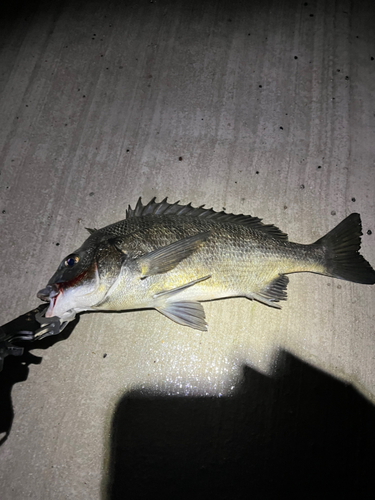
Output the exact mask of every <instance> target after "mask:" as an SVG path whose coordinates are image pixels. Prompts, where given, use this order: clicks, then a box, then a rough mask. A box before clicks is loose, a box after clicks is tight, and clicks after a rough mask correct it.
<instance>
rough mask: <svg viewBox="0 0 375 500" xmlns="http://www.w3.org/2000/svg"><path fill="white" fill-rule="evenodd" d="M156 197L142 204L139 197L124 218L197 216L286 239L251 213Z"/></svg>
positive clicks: (279, 231)
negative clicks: (236, 212)
mask: <svg viewBox="0 0 375 500" xmlns="http://www.w3.org/2000/svg"><path fill="white" fill-rule="evenodd" d="M155 200H156V197H154V198H152V200H151V201H150V202H149V203H147V205H143V203H142V199H141V198H139V199H138V201H137V204H136V206H135V208H134V210H133V209H132V208H131V207H130V205H129V207H128V209H127V211H126V218H127V219H131V218H132V217H145V216H160V215H175V216H177V217H181V216H182V217H199V218H204V219H212V220H215V221H217V222H229V223H231V224H239V225H241V226H248V227H251V228H252V229H257V230H258V231H263V232H265V233H267V234H269V235H270V236H272V237H273V238H277V239H279V240H282V241H287V240H288V235H287V234H285V233H283V232H282V231H281V230H280V229H279V228H278V227H276V226H274V225H272V224H263V223H262V219H259V218H258V217H252V216H251V215H243V214H239V215H235V214H227V213H226V212H224V211H222V212H215V210H213V209H212V208H204V205H201V206H200V207H197V208H194V207H192V206H191V203H188V204H187V205H180V204H179V201H176V203H168V202H167V198H164V200H163V201H161V202H159V203H158V202H156V201H155Z"/></svg>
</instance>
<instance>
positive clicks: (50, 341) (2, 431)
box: [0, 304, 79, 446]
mask: <svg viewBox="0 0 375 500" xmlns="http://www.w3.org/2000/svg"><path fill="white" fill-rule="evenodd" d="M45 307H46V306H45V304H41V305H40V306H39V307H37V308H36V309H33V310H32V311H29V312H27V313H25V314H23V315H22V316H19V317H18V318H15V319H14V320H12V321H10V322H9V323H6V324H5V325H3V326H2V327H1V328H2V332H3V333H4V334H6V335H12V334H14V335H15V334H16V333H17V332H20V331H22V330H28V331H32V332H35V331H36V330H37V329H38V328H40V324H39V323H38V322H37V321H36V319H35V313H36V312H38V311H39V312H41V311H42V310H43V309H45ZM78 321H79V317H77V319H76V320H75V321H73V322H71V323H69V324H68V325H67V327H66V328H65V330H64V331H63V332H62V333H60V334H59V335H56V336H53V337H46V338H44V339H42V340H36V341H34V342H27V341H23V342H20V341H18V342H15V345H17V346H19V347H22V348H23V351H24V352H23V354H22V356H16V357H14V356H11V355H9V356H6V358H5V359H3V367H2V371H0V446H1V445H2V444H3V443H4V442H5V441H6V440H7V438H8V437H9V434H10V431H11V428H12V423H13V419H14V411H13V404H12V388H13V386H14V384H16V383H18V382H25V381H26V380H27V377H28V375H29V368H28V367H29V365H30V364H34V365H35V364H37V365H39V364H40V363H41V362H42V359H43V358H41V357H40V356H35V355H34V354H32V353H31V352H30V350H32V349H48V348H49V347H51V346H53V345H54V344H56V343H57V342H61V341H62V340H66V339H67V338H68V337H69V336H70V334H71V333H72V331H73V329H74V328H75V327H76V326H77V324H78Z"/></svg>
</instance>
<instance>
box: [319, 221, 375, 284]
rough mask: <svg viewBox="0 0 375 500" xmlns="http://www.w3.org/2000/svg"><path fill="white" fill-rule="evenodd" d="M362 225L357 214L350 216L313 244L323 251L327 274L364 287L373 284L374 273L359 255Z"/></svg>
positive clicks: (374, 279)
mask: <svg viewBox="0 0 375 500" xmlns="http://www.w3.org/2000/svg"><path fill="white" fill-rule="evenodd" d="M361 236H362V224H361V217H360V215H359V214H350V215H349V216H348V217H347V218H346V219H344V220H343V221H342V222H340V224H339V225H338V226H336V227H335V228H334V229H332V230H331V231H330V232H329V233H328V234H326V235H325V236H323V238H320V239H319V240H318V241H316V242H315V244H317V245H321V246H322V247H323V248H324V250H325V255H326V268H327V274H328V275H329V276H333V277H334V278H339V279H342V280H347V281H354V282H355V283H363V284H365V285H374V284H375V271H374V270H373V268H372V267H371V266H370V264H369V263H368V262H367V260H365V259H364V258H363V257H362V255H360V254H359V249H360V247H361Z"/></svg>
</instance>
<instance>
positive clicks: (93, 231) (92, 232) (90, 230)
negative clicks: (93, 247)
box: [85, 227, 97, 234]
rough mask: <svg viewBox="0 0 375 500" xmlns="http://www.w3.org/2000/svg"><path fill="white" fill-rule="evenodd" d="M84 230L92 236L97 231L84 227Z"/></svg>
mask: <svg viewBox="0 0 375 500" xmlns="http://www.w3.org/2000/svg"><path fill="white" fill-rule="evenodd" d="M85 229H87V231H88V232H89V233H90V234H94V233H96V231H97V229H95V228H94V229H91V228H90V227H85Z"/></svg>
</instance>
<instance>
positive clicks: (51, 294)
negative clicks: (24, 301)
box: [37, 283, 61, 302]
mask: <svg viewBox="0 0 375 500" xmlns="http://www.w3.org/2000/svg"><path fill="white" fill-rule="evenodd" d="M60 291H61V289H60V286H59V285H58V284H56V283H55V284H53V285H47V286H46V288H43V289H42V290H39V292H38V293H37V297H38V299H40V300H44V302H51V301H52V299H54V302H56V298H57V296H58V295H59V293H60Z"/></svg>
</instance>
